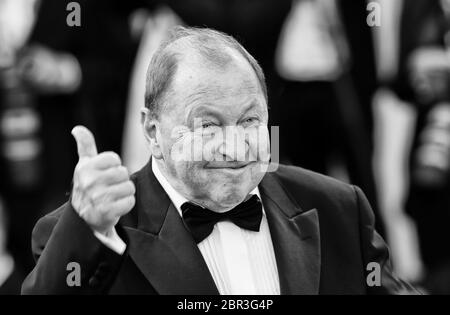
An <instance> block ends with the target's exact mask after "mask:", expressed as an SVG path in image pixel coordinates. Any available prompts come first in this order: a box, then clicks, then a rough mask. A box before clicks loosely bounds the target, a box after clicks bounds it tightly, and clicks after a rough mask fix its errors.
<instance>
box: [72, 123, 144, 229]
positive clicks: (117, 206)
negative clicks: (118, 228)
mask: <svg viewBox="0 0 450 315" xmlns="http://www.w3.org/2000/svg"><path fill="white" fill-rule="evenodd" d="M72 135H73V137H74V138H75V141H76V143H77V149H78V157H79V161H78V164H77V166H76V167H75V172H74V176H73V190H72V206H73V208H74V209H75V211H76V212H77V213H78V215H79V216H80V217H81V218H82V219H83V220H84V221H85V222H86V223H87V224H88V225H89V226H90V227H91V228H92V229H93V230H94V231H96V232H99V233H101V234H103V235H105V236H109V235H110V233H111V232H112V231H113V229H114V226H115V225H116V224H117V222H118V221H119V219H120V217H121V216H123V215H125V214H127V213H128V212H129V211H130V210H131V209H132V208H133V207H134V204H135V197H134V193H135V187H134V184H133V182H132V181H130V177H129V174H128V170H127V169H126V168H125V167H124V166H122V161H121V160H120V157H119V156H118V155H117V154H116V153H114V152H103V153H100V154H98V153H97V147H96V145H95V140H94V136H93V135H92V133H91V132H90V131H89V130H88V129H87V128H85V127H83V126H76V127H75V128H73V130H72Z"/></svg>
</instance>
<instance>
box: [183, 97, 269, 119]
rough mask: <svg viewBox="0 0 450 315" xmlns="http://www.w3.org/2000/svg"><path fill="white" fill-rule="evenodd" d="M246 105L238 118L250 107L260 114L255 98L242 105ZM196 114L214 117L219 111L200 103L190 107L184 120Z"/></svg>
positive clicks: (218, 114)
mask: <svg viewBox="0 0 450 315" xmlns="http://www.w3.org/2000/svg"><path fill="white" fill-rule="evenodd" d="M244 106H246V108H245V109H244V111H243V112H242V114H241V116H240V118H239V119H241V118H242V116H244V115H245V114H246V113H248V112H249V111H251V110H252V109H254V108H256V109H257V111H258V114H260V115H262V114H263V113H262V112H261V110H259V109H258V107H257V106H258V101H257V100H256V99H253V100H251V102H249V104H248V105H244ZM194 113H195V114H196V115H202V114H206V115H211V116H216V117H220V116H221V111H220V110H218V109H216V108H214V107H212V106H211V105H209V104H201V105H199V106H197V107H195V108H193V109H191V110H190V111H189V114H188V115H187V119H186V122H192V121H193V118H192V115H193V114H194ZM194 118H196V117H194Z"/></svg>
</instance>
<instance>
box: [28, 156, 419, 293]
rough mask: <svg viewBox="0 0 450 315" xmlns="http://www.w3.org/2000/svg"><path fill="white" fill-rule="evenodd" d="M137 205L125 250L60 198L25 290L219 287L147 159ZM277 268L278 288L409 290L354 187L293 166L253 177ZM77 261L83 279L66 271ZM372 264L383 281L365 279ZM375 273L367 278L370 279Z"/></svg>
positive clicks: (37, 237)
mask: <svg viewBox="0 0 450 315" xmlns="http://www.w3.org/2000/svg"><path fill="white" fill-rule="evenodd" d="M132 180H133V181H134V183H135V185H136V205H135V207H134V209H133V210H132V211H131V212H130V213H129V214H127V215H126V216H124V217H122V218H121V220H120V222H119V224H118V225H117V227H116V228H117V230H118V233H119V235H120V236H121V237H122V238H123V239H124V240H125V242H126V243H127V250H126V252H125V254H124V255H122V256H121V255H118V254H116V253H115V252H113V251H111V250H110V249H109V248H107V247H106V246H104V245H103V244H102V243H101V242H100V241H99V240H98V239H97V238H96V237H95V236H94V234H93V232H92V231H91V229H90V228H89V226H88V225H87V224H86V223H85V222H84V221H83V220H82V219H81V218H80V217H79V216H78V215H77V213H76V212H75V211H74V210H73V208H72V207H71V205H70V202H68V203H66V204H65V205H63V206H62V207H60V208H59V209H57V210H56V211H54V212H52V213H50V214H48V215H46V216H45V217H43V218H42V219H40V220H39V222H38V223H37V224H36V227H35V228H34V231H33V239H32V249H33V253H34V256H35V258H36V261H37V264H36V266H35V268H34V270H33V271H32V272H31V273H30V274H29V275H28V277H27V278H26V280H25V282H24V283H23V286H22V292H23V293H25V294H98V293H109V294H218V293H219V292H218V290H217V288H216V286H215V284H214V281H213V278H212V276H211V274H210V273H209V270H208V267H207V265H206V263H205V261H204V260H203V257H202V254H201V253H200V251H199V249H198V247H197V245H196V243H195V241H194V240H193V238H192V236H191V235H190V233H189V232H188V230H187V229H186V227H185V226H184V224H183V220H182V218H181V217H180V215H179V214H178V212H177V210H176V209H175V207H174V205H173V204H172V202H171V201H170V199H169V197H168V196H167V194H166V193H165V191H164V190H163V188H162V187H161V185H160V184H159V182H158V181H157V179H156V178H155V176H154V174H153V172H152V170H151V164H150V163H149V164H147V165H146V166H145V167H144V168H143V169H142V170H140V171H139V172H137V173H135V174H134V175H133V176H132ZM259 189H260V193H261V198H262V202H263V205H264V209H265V212H266V215H267V220H268V223H269V228H270V233H271V236H272V241H273V245H274V250H275V256H276V262H277V266H278V272H279V279H280V288H281V293H282V294H366V293H396V292H405V290H409V289H411V290H412V288H411V287H410V286H409V285H407V284H406V283H404V282H402V281H400V280H398V279H396V278H395V276H394V275H393V274H392V272H391V270H390V265H389V254H388V249H387V247H386V245H385V243H384V242H383V240H382V239H381V237H380V236H379V235H378V234H377V233H376V232H375V231H374V228H373V226H374V219H373V215H372V212H371V209H370V206H369V204H368V202H367V200H366V198H365V197H364V195H363V193H362V192H361V190H360V189H359V188H356V187H354V186H350V185H346V184H343V183H340V182H338V181H336V180H333V179H330V178H328V177H325V176H322V175H319V174H316V173H312V172H310V171H306V170H304V169H301V168H297V167H287V166H280V167H279V169H278V171H277V172H274V173H268V174H266V175H265V177H264V178H263V180H262V182H261V183H260V185H259ZM70 262H76V263H78V264H79V266H80V270H81V285H80V286H69V285H68V284H67V281H66V280H67V278H68V276H69V275H70V273H71V272H72V269H70V268H69V270H67V269H68V268H67V266H68V264H69V263H70ZM371 262H375V263H378V264H379V266H380V270H381V286H372V287H371V286H368V285H367V281H366V277H367V275H368V274H369V272H370V271H372V269H370V270H369V271H367V270H366V269H367V265H368V264H369V263H371ZM372 280H373V278H372Z"/></svg>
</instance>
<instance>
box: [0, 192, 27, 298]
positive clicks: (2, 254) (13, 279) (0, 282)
mask: <svg viewBox="0 0 450 315" xmlns="http://www.w3.org/2000/svg"><path fill="white" fill-rule="evenodd" d="M7 228H8V218H7V216H6V211H5V209H4V205H3V202H2V201H1V200H0V295H12V294H14V295H15V294H19V293H20V286H21V284H22V280H23V275H21V274H20V271H19V270H18V268H17V264H16V263H15V261H14V258H13V257H12V256H11V254H10V253H9V251H8V249H7V234H8V229H7Z"/></svg>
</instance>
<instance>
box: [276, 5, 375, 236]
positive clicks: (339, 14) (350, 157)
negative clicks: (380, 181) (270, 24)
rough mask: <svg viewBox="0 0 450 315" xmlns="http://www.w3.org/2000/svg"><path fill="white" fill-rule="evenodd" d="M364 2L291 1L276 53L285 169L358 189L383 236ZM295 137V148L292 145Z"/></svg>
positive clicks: (370, 53)
mask: <svg viewBox="0 0 450 315" xmlns="http://www.w3.org/2000/svg"><path fill="white" fill-rule="evenodd" d="M367 15H368V11H367V1H364V0H357V1H354V0H352V1H347V0H297V1H294V6H293V9H292V12H291V13H290V16H289V18H288V20H287V22H286V25H285V29H284V32H283V35H282V38H281V40H280V43H279V50H278V54H277V69H278V71H279V73H280V75H281V77H282V78H283V79H284V81H285V82H284V84H283V92H282V95H281V98H280V101H279V104H278V105H277V106H280V108H281V109H280V110H281V117H282V119H281V121H282V124H281V128H280V139H281V145H282V147H283V150H282V153H283V152H284V159H285V161H284V162H288V163H292V164H294V165H298V166H302V167H305V168H308V169H312V170H314V171H316V172H319V173H324V174H328V175H331V176H334V177H337V178H339V179H341V180H345V181H347V182H351V183H353V184H356V185H358V186H360V187H362V188H363V189H364V191H365V192H366V194H367V197H368V199H369V200H370V202H371V204H372V206H373V208H374V212H375V215H376V224H377V225H376V227H377V230H378V231H379V232H380V233H382V234H384V227H383V222H382V217H381V215H380V213H379V211H378V206H377V205H378V200H377V194H376V187H375V180H374V175H373V170H372V157H373V113H372V98H373V94H374V92H375V90H376V89H377V77H376V70H375V57H374V47H373V42H372V40H373V39H372V32H371V28H370V26H369V25H368V23H367ZM293 138H294V139H295V141H293Z"/></svg>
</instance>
